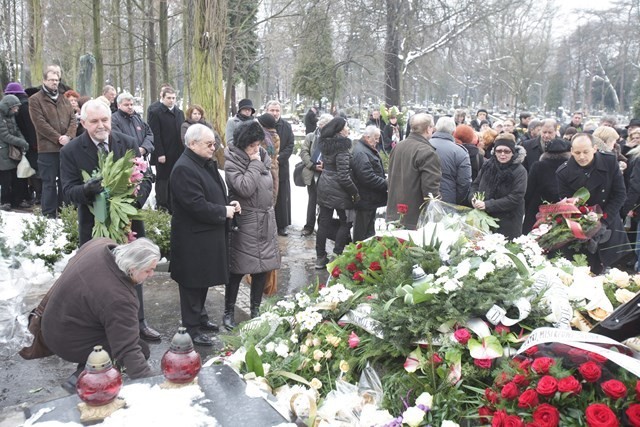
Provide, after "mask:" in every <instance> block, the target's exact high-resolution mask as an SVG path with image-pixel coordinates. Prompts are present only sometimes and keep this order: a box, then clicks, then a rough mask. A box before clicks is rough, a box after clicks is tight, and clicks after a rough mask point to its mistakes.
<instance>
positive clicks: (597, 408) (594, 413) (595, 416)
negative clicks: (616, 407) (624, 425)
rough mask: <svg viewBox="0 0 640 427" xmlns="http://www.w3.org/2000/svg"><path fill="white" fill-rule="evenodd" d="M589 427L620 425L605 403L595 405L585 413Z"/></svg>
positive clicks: (590, 406)
mask: <svg viewBox="0 0 640 427" xmlns="http://www.w3.org/2000/svg"><path fill="white" fill-rule="evenodd" d="M584 414H585V418H586V420H587V425H588V426H589V427H617V426H619V425H620V422H619V421H618V418H617V417H616V414H614V413H613V411H612V410H611V409H610V408H609V407H608V406H607V405H605V404H604V403H594V404H593V405H589V406H587V409H586V410H585V411H584Z"/></svg>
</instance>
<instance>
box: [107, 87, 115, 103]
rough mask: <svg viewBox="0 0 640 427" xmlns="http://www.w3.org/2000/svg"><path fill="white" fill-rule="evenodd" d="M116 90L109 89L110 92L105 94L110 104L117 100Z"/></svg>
mask: <svg viewBox="0 0 640 427" xmlns="http://www.w3.org/2000/svg"><path fill="white" fill-rule="evenodd" d="M116 95H117V93H116V90H115V89H109V90H108V91H106V92H105V94H104V97H105V98H107V99H108V100H109V102H111V103H112V102H113V101H115V100H116Z"/></svg>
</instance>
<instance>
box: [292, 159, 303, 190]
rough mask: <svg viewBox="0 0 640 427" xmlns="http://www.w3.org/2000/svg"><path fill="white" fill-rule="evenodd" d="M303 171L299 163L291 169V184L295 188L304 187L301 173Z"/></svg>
mask: <svg viewBox="0 0 640 427" xmlns="http://www.w3.org/2000/svg"><path fill="white" fill-rule="evenodd" d="M303 170H304V163H303V162H300V163H298V164H297V165H295V167H294V168H293V183H294V184H295V185H296V187H306V185H305V184H304V178H303V177H302V171H303Z"/></svg>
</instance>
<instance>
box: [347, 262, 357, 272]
mask: <svg viewBox="0 0 640 427" xmlns="http://www.w3.org/2000/svg"><path fill="white" fill-rule="evenodd" d="M347 270H349V271H350V272H352V273H355V272H356V271H358V267H357V266H356V263H355V262H351V263H349V264H347Z"/></svg>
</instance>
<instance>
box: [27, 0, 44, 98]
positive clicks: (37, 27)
mask: <svg viewBox="0 0 640 427" xmlns="http://www.w3.org/2000/svg"><path fill="white" fill-rule="evenodd" d="M28 14H29V34H30V36H29V42H28V43H29V46H28V52H29V53H28V57H27V66H26V70H25V84H26V85H27V86H31V85H38V84H40V82H41V81H42V72H43V71H44V67H43V64H42V51H43V46H44V35H43V32H44V26H43V25H42V3H41V1H40V0H30V1H29V2H28Z"/></svg>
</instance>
